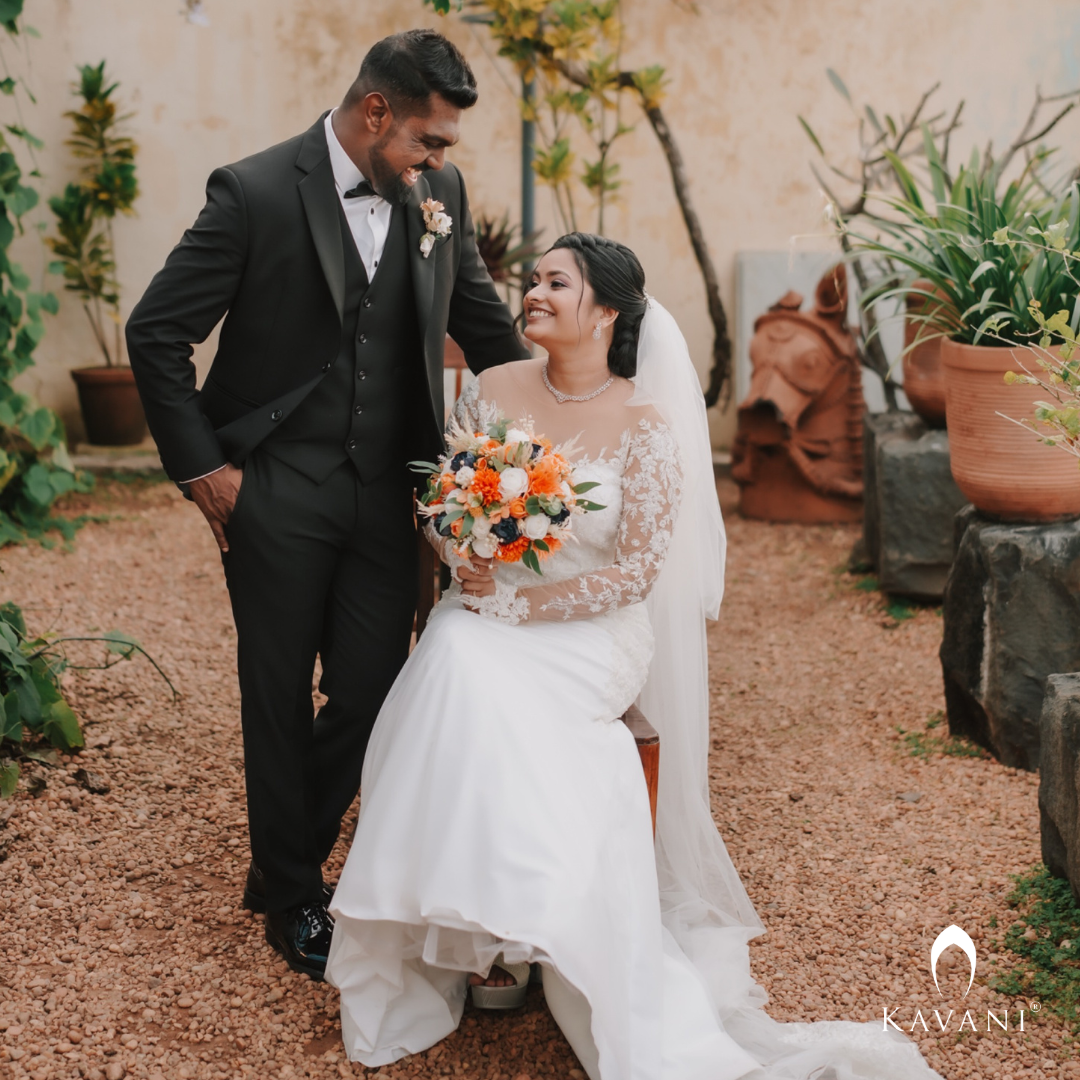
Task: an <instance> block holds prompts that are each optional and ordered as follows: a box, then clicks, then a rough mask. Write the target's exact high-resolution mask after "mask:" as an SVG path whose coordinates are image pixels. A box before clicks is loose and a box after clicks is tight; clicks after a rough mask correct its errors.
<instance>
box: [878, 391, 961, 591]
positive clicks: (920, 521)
mask: <svg viewBox="0 0 1080 1080" xmlns="http://www.w3.org/2000/svg"><path fill="white" fill-rule="evenodd" d="M863 476H864V480H865V484H866V494H865V497H864V514H863V539H864V543H865V547H866V552H867V557H868V559H869V561H870V563H871V565H872V566H873V567H874V569H875V570H876V572H877V576H878V581H879V583H880V584H881V587H882V588H883V589H884V590H885V591H886V592H889V593H893V594H897V595H901V596H910V597H913V598H916V599H919V600H940V599H941V597H942V595H943V594H944V591H945V581H946V579H947V578H948V575H949V568H950V567H951V565H952V558H953V544H954V541H953V529H954V518H955V516H956V514H957V512H958V511H959V510H960V509H961V508H962V507H963V506H964V505H965V504H966V501H967V500H966V499H965V498H964V496H963V495H962V494H961V493H960V489H959V488H958V487H957V486H956V482H955V481H954V480H953V478H952V470H951V469H950V466H949V437H948V433H947V432H944V431H934V430H930V429H928V428H927V426H926V424H925V423H924V422H923V421H922V420H921V419H920V418H919V417H918V416H916V415H915V414H914V413H909V412H892V413H871V414H868V415H867V416H866V417H865V419H864V427H863Z"/></svg>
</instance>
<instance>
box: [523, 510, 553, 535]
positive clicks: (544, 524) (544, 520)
mask: <svg viewBox="0 0 1080 1080" xmlns="http://www.w3.org/2000/svg"><path fill="white" fill-rule="evenodd" d="M521 524H522V532H524V533H525V535H526V536H527V537H528V538H529V539H530V540H543V539H544V537H545V536H547V534H548V528H549V526H550V524H551V518H549V517H548V516H547V514H530V515H529V516H528V517H527V518H526V519H525V520H524V521H523V522H522V523H521Z"/></svg>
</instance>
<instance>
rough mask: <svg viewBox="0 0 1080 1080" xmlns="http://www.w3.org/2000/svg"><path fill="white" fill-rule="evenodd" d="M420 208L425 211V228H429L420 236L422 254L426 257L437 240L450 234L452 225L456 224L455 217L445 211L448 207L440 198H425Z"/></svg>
mask: <svg viewBox="0 0 1080 1080" xmlns="http://www.w3.org/2000/svg"><path fill="white" fill-rule="evenodd" d="M420 209H421V210H423V212H424V228H426V229H427V232H426V233H424V235H423V236H421V237H420V254H421V255H423V256H424V258H425V259H426V258H427V257H428V256H429V255H430V254H431V249H432V248H433V247H434V246H435V241H436V240H438V239H439V238H440V237H442V236H449V235H450V226H451V225H453V224H454V219H453V218H452V217H451V216H450V215H449V214H447V213H444V211H445V210H446V207H445V206H443V204H442V203H441V202H439V200H438V199H425V200H424V201H423V202H422V203H421V204H420Z"/></svg>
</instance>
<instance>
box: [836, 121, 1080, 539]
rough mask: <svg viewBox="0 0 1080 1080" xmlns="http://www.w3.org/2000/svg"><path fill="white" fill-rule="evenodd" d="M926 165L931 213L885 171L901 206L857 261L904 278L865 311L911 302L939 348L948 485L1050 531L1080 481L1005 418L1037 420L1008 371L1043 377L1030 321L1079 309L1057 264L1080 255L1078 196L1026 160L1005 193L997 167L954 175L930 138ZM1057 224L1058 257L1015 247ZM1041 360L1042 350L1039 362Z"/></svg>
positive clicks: (862, 238) (859, 246)
mask: <svg viewBox="0 0 1080 1080" xmlns="http://www.w3.org/2000/svg"><path fill="white" fill-rule="evenodd" d="M925 143H926V162H927V166H928V169H929V175H930V180H931V189H932V197H933V201H932V203H931V202H930V200H929V199H928V200H927V201H926V203H924V201H923V199H922V197H921V195H920V193H919V190H918V187H917V185H916V184H915V181H914V179H913V178H912V176H911V175H910V173H909V172H908V171H907V169H906V168H905V166H904V165H903V163H902V162H901V161H900V160H899V159H898V158H897V159H895V160H894V161H893V162H892V165H893V168H894V170H895V172H896V175H897V176H898V177H899V179H900V183H901V187H902V189H903V194H902V195H901V196H900V197H898V198H888V199H886V200H885V202H886V204H887V206H888V207H889V208H890V210H891V211H892V214H891V216H889V217H885V216H879V215H873V216H872V217H871V218H870V220H871V221H872V223H873V224H874V225H875V226H876V230H877V235H875V236H868V235H856V234H854V233H853V234H852V235H853V238H854V240H855V244H854V249H855V250H857V251H858V250H861V251H868V252H874V253H878V254H881V255H885V256H887V257H888V258H890V259H891V260H893V262H894V263H895V264H899V265H900V266H902V267H905V268H906V270H907V275H906V276H905V277H903V278H902V279H900V280H897V279H896V278H894V279H893V280H891V281H890V280H887V279H886V280H885V281H883V282H882V283H881V284H880V285H879V286H878V287H877V288H876V289H872V290H870V292H868V293H867V294H866V296H865V297H864V302H866V303H873V302H874V301H875V300H879V299H888V298H890V297H896V296H904V297H908V296H915V297H919V298H921V300H922V303H923V304H924V305H925V306H924V307H923V308H922V310H921V311H915V312H912V311H911V310H910V309H909V318H912V319H913V320H915V321H921V322H922V324H923V326H922V329H921V331H920V334H921V336H922V337H923V339H924V340H932V339H934V338H938V339H940V340H941V360H942V365H943V368H944V374H945V409H946V416H947V422H948V429H949V446H950V456H951V464H952V473H953V477H954V478H955V480H956V483H957V485H958V487H959V488H960V490H961V491H962V492H963V494H964V495H965V496H966V497H967V498H968V499H970V500H971V502H972V503H973V504H974V505H975V506H976V507H977V508H978V509H979V510H981V511H983V512H985V513H988V514H991V515H994V516H997V517H1000V518H1003V519H1008V520H1018V521H1047V520H1055V519H1059V518H1066V517H1075V516H1077V515H1080V473H1078V472H1077V470H1076V469H1075V467H1073V466H1072V464H1071V463H1070V462H1069V461H1068V459H1067V458H1065V457H1064V456H1061V458H1060V461H1059V460H1057V459H1055V460H1053V461H1051V460H1049V459H1048V458H1047V457H1046V456H1045V455H1044V454H1042V453H1041V451H1040V449H1039V445H1038V443H1037V442H1036V441H1035V440H1033V439H1032V438H1031V437H1030V434H1029V433H1027V432H1025V431H1024V430H1023V428H1022V427H1021V426H1020V425H1017V424H1014V423H1011V422H1010V420H1009V418H1008V413H1009V412H1014V411H1020V412H1023V411H1026V409H1034V408H1035V399H1036V398H1037V397H1038V396H1039V391H1038V389H1037V388H1036V387H1035V386H1031V385H1026V384H1025V388H1026V393H1027V396H1028V397H1029V398H1030V399H1031V400H1030V401H1026V400H1020V396H1021V395H1022V394H1023V393H1024V392H1025V389H1021V390H1017V389H1015V388H1014V389H1010V387H1009V386H1007V385H1006V382H1005V375H1006V373H1007V372H1008V371H1010V370H1015V369H1017V368H1020V369H1022V370H1027V369H1029V368H1036V367H1038V363H1037V356H1036V352H1035V351H1034V348H1037V345H1036V342H1035V340H1034V339H1036V338H1040V337H1043V336H1045V335H1044V331H1043V330H1042V328H1041V327H1040V325H1039V323H1038V322H1037V320H1036V318H1035V315H1034V314H1033V312H1039V311H1040V310H1044V311H1045V310H1051V311H1054V310H1057V309H1058V308H1059V307H1062V306H1063V305H1064V304H1065V302H1066V301H1067V302H1068V303H1069V305H1070V312H1071V305H1072V303H1073V300H1075V297H1076V291H1077V289H1076V282H1075V280H1074V279H1073V278H1072V276H1071V273H1070V269H1069V264H1068V261H1067V259H1066V258H1065V256H1064V254H1063V252H1064V251H1066V250H1071V249H1074V248H1076V247H1078V246H1080V188H1078V187H1077V186H1076V185H1075V184H1073V185H1071V186H1070V187H1069V188H1068V189H1067V190H1066V191H1065V192H1064V194H1062V195H1059V196H1058V197H1056V198H1055V197H1053V196H1052V195H1048V194H1047V188H1046V186H1045V183H1044V182H1043V180H1042V179H1040V178H1039V177H1038V175H1037V169H1038V164H1039V163H1040V161H1041V160H1043V159H1044V158H1045V155H1042V157H1035V158H1032V159H1031V160H1030V161H1029V162H1028V165H1027V167H1025V169H1024V170H1023V172H1022V173H1021V175H1020V176H1019V177H1018V178H1017V179H1015V180H1013V181H1011V182H1010V183H1008V184H1003V183H1002V182H1001V175H1000V174H1001V166H999V165H997V164H995V163H994V162H993V161H992V160H991V159H990V158H989V156H988V155H987V156H986V157H984V158H980V156H979V155H978V154H975V155H973V157H972V159H971V162H970V163H969V165H968V166H967V167H963V168H961V169H960V170H959V171H958V173H957V175H956V177H955V178H953V177H951V176H950V175H949V173H948V171H947V169H946V168H945V166H944V165H943V164H942V161H941V158H940V157H939V155H938V153H937V148H936V146H935V145H934V142H933V140H932V139H931V138H930V136H929V133H928V132H927V133H925ZM1052 222H1055V223H1057V224H1056V225H1054V226H1053V228H1054V230H1055V232H1054V234H1053V235H1054V236H1055V237H1057V238H1059V239H1060V242H1061V248H1060V249H1056V248H1055V247H1053V246H1052V245H1050V244H1042V245H1041V246H1037V245H1034V244H1024V243H1020V242H1017V238H1018V237H1020V236H1040V237H1041V236H1043V235H1045V234H1046V232H1047V229H1048V227H1049V226H1050V224H1051V223H1052ZM1044 351H1045V350H1044Z"/></svg>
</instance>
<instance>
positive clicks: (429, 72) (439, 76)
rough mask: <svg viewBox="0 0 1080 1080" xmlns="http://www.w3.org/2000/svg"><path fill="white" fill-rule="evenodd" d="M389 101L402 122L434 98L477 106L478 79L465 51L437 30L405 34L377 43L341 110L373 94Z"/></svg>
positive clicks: (467, 106)
mask: <svg viewBox="0 0 1080 1080" xmlns="http://www.w3.org/2000/svg"><path fill="white" fill-rule="evenodd" d="M371 93H379V94H382V96H383V97H384V98H386V100H387V103H388V104H389V105H390V109H391V111H392V112H393V113H394V116H395V117H396V118H397V119H401V118H404V117H406V116H415V115H416V114H417V113H423V112H426V111H427V108H428V102H429V101H430V99H431V95H432V94H438V95H440V97H443V98H445V99H446V100H447V101H449V102H450V104H451V105H456V106H457V107H458V108H459V109H468V108H471V107H472V106H473V105H475V104H476V98H477V93H476V77H475V76H474V75H473V73H472V68H470V67H469V62H468V61H467V60H466V59H465V57H464V56H462V54H461V50H460V49H459V48H458V47H457V46H456V45H455V44H454V43H453V42H452V41H448V40H447V39H446V38H444V37H443V36H442V34H439V33H436V32H435V31H434V30H406V31H404V33H401V34H391V35H390V37H385V38H383V39H382V41H378V42H376V43H375V44H374V45H372V47H371V49H370V50H369V51H368V54H367V56H365V57H364V62H363V63H362V64H361V65H360V74H359V75H357V77H356V81H355V82H354V83H353V84H352V86H350V87H349V90H348V92H347V93H346V95H345V100H344V101H343V102H342V106H343V107H344V108H346V109H349V108H352V107H354V106H356V105H359V104H360V102H361V101H363V100H364V98H365V97H367V95H368V94H371Z"/></svg>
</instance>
